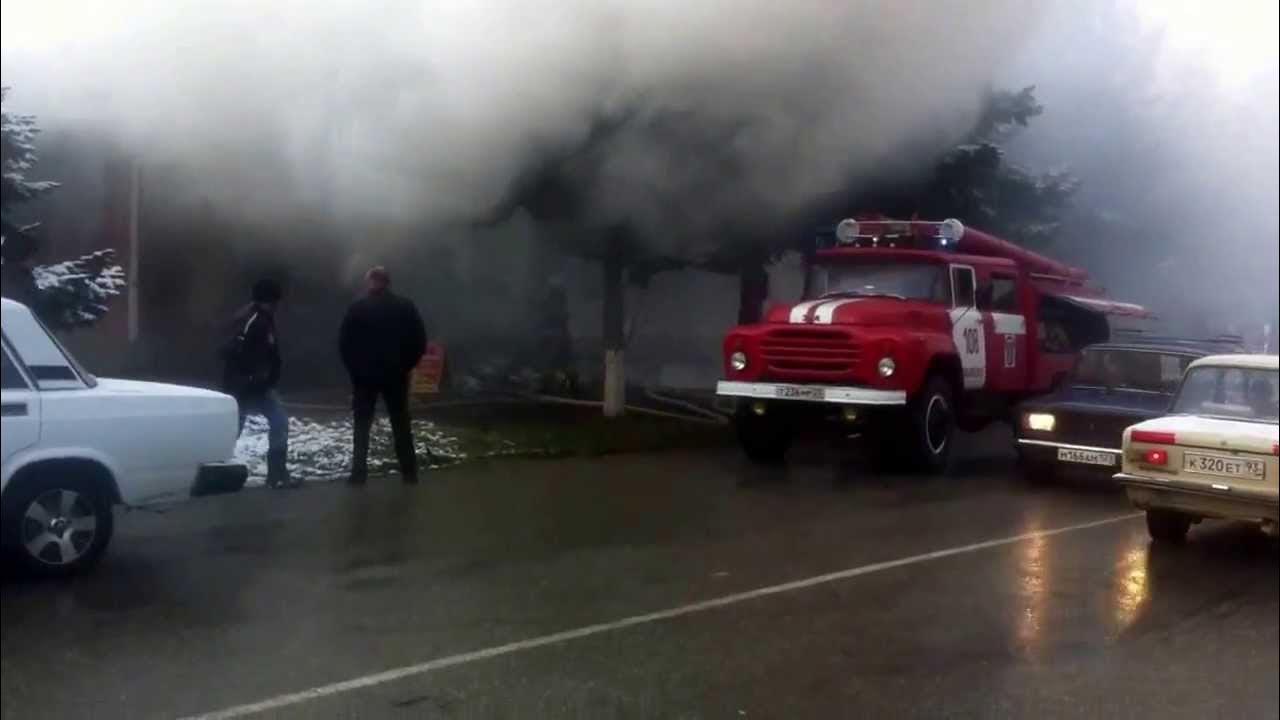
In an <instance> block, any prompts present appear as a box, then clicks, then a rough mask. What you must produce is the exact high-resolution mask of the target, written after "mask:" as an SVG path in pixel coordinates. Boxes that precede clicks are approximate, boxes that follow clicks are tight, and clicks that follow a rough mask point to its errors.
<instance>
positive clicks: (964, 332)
mask: <svg viewBox="0 0 1280 720" xmlns="http://www.w3.org/2000/svg"><path fill="white" fill-rule="evenodd" d="M950 314H951V337H952V339H953V340H954V341H955V345H956V353H957V354H958V355H959V356H960V368H961V370H962V371H963V373H964V389H965V390H976V389H981V388H982V387H984V386H986V384H987V338H986V333H985V332H984V331H983V327H982V313H981V312H980V311H979V310H978V308H977V278H976V276H975V273H974V270H973V268H972V267H970V266H968V265H952V266H951V313H950Z"/></svg>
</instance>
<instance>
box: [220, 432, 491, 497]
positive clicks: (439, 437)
mask: <svg viewBox="0 0 1280 720" xmlns="http://www.w3.org/2000/svg"><path fill="white" fill-rule="evenodd" d="M413 436H414V440H415V444H416V445H417V448H418V462H419V464H421V465H422V466H424V467H425V466H426V464H427V451H428V449H429V450H430V451H431V453H432V454H434V455H435V457H436V463H435V464H436V465H444V464H452V463H455V462H458V461H460V460H464V459H466V455H465V453H463V452H462V451H461V449H460V441H459V439H458V438H457V437H455V436H453V435H451V434H450V433H448V432H446V431H444V430H442V429H440V428H439V427H437V426H436V425H435V424H434V423H432V422H430V421H427V420H415V421H413ZM235 457H236V459H237V460H238V461H239V462H243V463H244V464H245V465H247V466H248V467H249V484H250V485H261V484H262V483H263V481H264V480H265V478H266V476H267V421H266V420H264V419H262V418H261V417H257V416H253V415H251V416H249V417H248V418H247V419H246V421H245V425H244V432H243V433H242V434H241V435H240V440H239V442H237V443H236V454H235ZM395 469H397V464H396V459H395V451H394V450H393V448H392V443H391V424H390V423H389V422H388V421H387V420H386V418H380V419H378V420H376V421H375V422H374V424H373V434H372V437H371V438H370V441H369V472H370V474H376V473H380V472H386V471H390V470H395ZM289 472H290V473H291V474H292V475H293V476H294V477H298V478H302V479H303V480H330V479H334V478H339V477H345V476H346V475H347V474H348V473H349V472H351V419H350V418H345V419H342V418H334V419H331V420H308V419H303V418H289Z"/></svg>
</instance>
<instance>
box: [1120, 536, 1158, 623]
mask: <svg viewBox="0 0 1280 720" xmlns="http://www.w3.org/2000/svg"><path fill="white" fill-rule="evenodd" d="M1150 545H1151V543H1150V541H1149V540H1148V539H1147V538H1146V537H1145V536H1143V535H1141V534H1139V533H1134V534H1132V535H1131V536H1130V538H1129V542H1128V543H1127V545H1126V546H1124V547H1122V548H1121V549H1120V561H1119V562H1117V563H1116V570H1115V583H1114V585H1113V589H1112V595H1111V601H1112V602H1111V606H1112V610H1113V613H1114V620H1115V628H1116V633H1117V634H1122V633H1124V631H1125V630H1128V629H1129V626H1130V625H1132V624H1133V622H1134V620H1136V619H1137V618H1138V614H1139V612H1140V611H1141V610H1142V607H1143V605H1144V604H1145V603H1146V602H1147V594H1148V592H1149V588H1148V584H1147V565H1148V562H1149V559H1150V558H1149V555H1148V548H1149V547H1150Z"/></svg>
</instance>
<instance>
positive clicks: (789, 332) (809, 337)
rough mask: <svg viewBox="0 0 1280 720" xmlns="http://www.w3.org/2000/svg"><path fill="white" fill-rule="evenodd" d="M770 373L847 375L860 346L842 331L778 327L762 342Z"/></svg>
mask: <svg viewBox="0 0 1280 720" xmlns="http://www.w3.org/2000/svg"><path fill="white" fill-rule="evenodd" d="M760 350H761V354H762V356H763V357H764V362H765V365H766V366H767V367H768V369H769V371H770V372H778V373H787V372H806V373H822V374H833V375H835V374H846V373H848V372H850V371H852V370H853V368H854V365H855V364H856V363H857V361H858V347H857V346H856V345H855V344H854V343H853V341H852V340H851V339H850V338H849V336H848V335H846V334H845V333H844V332H842V331H840V330H820V329H817V328H779V329H776V330H771V331H769V333H768V334H767V335H765V337H764V338H763V339H762V340H761V342H760Z"/></svg>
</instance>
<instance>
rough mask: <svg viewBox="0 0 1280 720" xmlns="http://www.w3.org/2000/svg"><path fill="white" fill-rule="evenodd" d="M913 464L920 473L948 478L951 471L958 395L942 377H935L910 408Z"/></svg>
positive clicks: (928, 382) (932, 377)
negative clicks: (956, 396)
mask: <svg viewBox="0 0 1280 720" xmlns="http://www.w3.org/2000/svg"><path fill="white" fill-rule="evenodd" d="M908 414H909V418H908V422H909V423H910V430H911V433H910V438H911V445H912V447H911V454H910V457H911V460H912V464H913V465H914V466H915V467H916V468H917V469H919V470H922V471H924V472H927V473H931V474H944V473H946V472H947V471H948V470H949V469H950V468H951V446H952V445H953V444H954V439H955V433H956V414H955V393H954V392H952V389H951V383H949V382H947V380H946V379H945V378H943V377H942V376H941V375H932V376H930V377H929V379H928V380H927V381H926V382H925V384H924V389H923V390H921V391H920V393H918V394H917V395H916V396H915V397H914V398H912V400H911V403H910V405H909V407H908Z"/></svg>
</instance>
